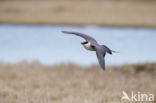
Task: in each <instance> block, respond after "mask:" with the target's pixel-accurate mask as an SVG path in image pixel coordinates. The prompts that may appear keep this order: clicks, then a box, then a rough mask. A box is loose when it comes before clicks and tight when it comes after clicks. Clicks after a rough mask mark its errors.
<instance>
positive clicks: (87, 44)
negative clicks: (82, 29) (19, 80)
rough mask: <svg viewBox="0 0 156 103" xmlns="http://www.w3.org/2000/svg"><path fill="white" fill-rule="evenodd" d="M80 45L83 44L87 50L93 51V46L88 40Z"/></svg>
mask: <svg viewBox="0 0 156 103" xmlns="http://www.w3.org/2000/svg"><path fill="white" fill-rule="evenodd" d="M82 45H83V47H84V48H85V49H87V50H90V51H95V48H93V47H92V46H91V43H90V42H86V43H85V44H82Z"/></svg>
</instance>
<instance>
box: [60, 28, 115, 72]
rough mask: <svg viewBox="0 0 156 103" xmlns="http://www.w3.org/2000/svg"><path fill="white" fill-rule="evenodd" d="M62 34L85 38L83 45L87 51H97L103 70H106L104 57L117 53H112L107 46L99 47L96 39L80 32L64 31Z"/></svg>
mask: <svg viewBox="0 0 156 103" xmlns="http://www.w3.org/2000/svg"><path fill="white" fill-rule="evenodd" d="M62 32H63V33H66V34H74V35H77V36H80V37H82V38H84V39H85V40H86V41H84V42H82V43H81V44H82V45H83V46H84V48H85V49H87V50H90V51H96V55H97V58H98V61H99V64H100V66H101V67H102V69H103V70H105V60H104V57H105V55H106V53H109V54H112V52H115V51H112V50H111V49H109V48H108V47H107V46H105V45H99V44H98V43H97V41H96V40H95V39H94V38H92V37H90V36H88V35H86V34H82V33H78V32H69V31H62Z"/></svg>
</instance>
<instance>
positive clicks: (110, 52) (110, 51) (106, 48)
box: [102, 45, 119, 54]
mask: <svg viewBox="0 0 156 103" xmlns="http://www.w3.org/2000/svg"><path fill="white" fill-rule="evenodd" d="M102 46H103V48H104V50H105V51H106V52H107V53H109V54H112V53H119V52H117V51H114V50H111V49H109V48H108V47H107V46H106V45H102Z"/></svg>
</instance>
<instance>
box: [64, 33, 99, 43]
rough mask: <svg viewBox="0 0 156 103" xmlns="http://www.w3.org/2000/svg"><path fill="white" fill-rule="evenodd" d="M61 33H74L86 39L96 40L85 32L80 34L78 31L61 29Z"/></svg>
mask: <svg viewBox="0 0 156 103" xmlns="http://www.w3.org/2000/svg"><path fill="white" fill-rule="evenodd" d="M62 33H66V34H74V35H77V36H80V37H82V38H84V39H85V40H86V41H92V42H97V41H96V40H95V39H94V38H92V37H91V36H88V35H86V34H82V33H78V32H70V31H62Z"/></svg>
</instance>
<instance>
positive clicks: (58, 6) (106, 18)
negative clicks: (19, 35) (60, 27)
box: [0, 0, 156, 27]
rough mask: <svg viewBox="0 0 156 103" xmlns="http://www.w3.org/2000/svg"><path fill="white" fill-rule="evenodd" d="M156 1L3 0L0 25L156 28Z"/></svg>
mask: <svg viewBox="0 0 156 103" xmlns="http://www.w3.org/2000/svg"><path fill="white" fill-rule="evenodd" d="M155 5H156V0H0V23H15V24H69V25H88V24H90V25H102V26H132V27H156V6H155Z"/></svg>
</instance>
